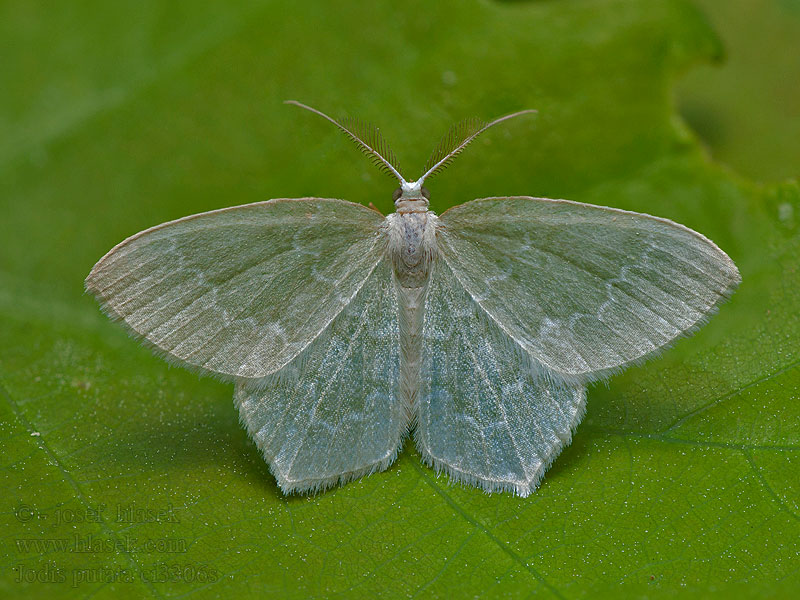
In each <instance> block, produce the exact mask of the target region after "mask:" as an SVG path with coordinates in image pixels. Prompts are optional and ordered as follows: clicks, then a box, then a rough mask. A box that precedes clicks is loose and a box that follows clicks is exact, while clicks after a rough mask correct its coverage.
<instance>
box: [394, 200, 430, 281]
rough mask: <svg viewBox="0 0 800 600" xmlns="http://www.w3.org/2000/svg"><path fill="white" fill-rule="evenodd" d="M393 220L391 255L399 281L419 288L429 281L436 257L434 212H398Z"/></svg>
mask: <svg viewBox="0 0 800 600" xmlns="http://www.w3.org/2000/svg"><path fill="white" fill-rule="evenodd" d="M393 216H394V219H393V220H392V232H391V254H392V263H393V266H394V271H395V275H396V276H397V280H398V282H399V283H400V285H402V286H403V287H406V288H416V287H421V286H423V285H425V282H427V280H428V277H429V274H430V267H431V263H432V262H433V259H434V257H435V255H436V215H434V214H433V213H432V212H428V211H426V212H404V213H399V212H398V213H396V214H395V215H393Z"/></svg>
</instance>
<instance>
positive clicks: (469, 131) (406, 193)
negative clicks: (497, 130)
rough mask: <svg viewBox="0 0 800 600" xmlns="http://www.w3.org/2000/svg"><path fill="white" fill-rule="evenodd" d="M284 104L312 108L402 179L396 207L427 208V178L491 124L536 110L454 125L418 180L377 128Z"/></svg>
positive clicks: (399, 179) (444, 165)
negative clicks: (402, 169)
mask: <svg viewBox="0 0 800 600" xmlns="http://www.w3.org/2000/svg"><path fill="white" fill-rule="evenodd" d="M284 104H294V105H295V106H299V107H300V108H304V109H306V110H309V111H311V112H313V113H315V114H318V115H319V116H321V117H322V118H324V119H326V120H328V121H330V122H331V123H333V124H334V125H336V127H338V128H339V129H340V130H341V131H342V132H343V133H344V134H345V135H346V136H347V137H349V138H350V139H351V140H352V141H353V142H355V144H356V145H357V146H358V148H359V150H361V152H363V153H364V154H365V155H366V156H367V158H369V159H370V161H371V162H372V163H373V164H374V165H375V166H377V167H378V169H380V170H381V171H383V172H384V173H387V174H388V175H391V176H393V177H395V178H396V179H397V180H398V181H399V182H400V187H399V188H397V189H396V190H395V191H394V194H393V195H392V200H394V203H395V206H398V203H399V202H411V203H414V202H420V201H422V202H424V203H425V204H424V206H425V207H426V208H427V206H428V202H429V201H430V193H429V192H428V190H427V189H426V188H424V187H423V186H422V183H423V182H424V181H425V179H427V178H428V177H431V176H433V175H435V174H436V173H440V172H442V171H443V170H444V169H446V168H447V167H448V166H449V165H450V163H452V162H453V160H454V159H455V157H456V156H458V155H459V154H461V152H462V151H463V150H464V148H466V147H467V146H468V145H469V144H470V142H472V140H474V139H475V138H476V137H478V136H479V135H480V134H481V133H483V132H484V131H486V130H487V129H489V128H490V127H493V126H494V125H497V124H498V123H502V122H503V121H507V120H508V119H513V118H514V117H518V116H520V115H525V114H529V113H535V112H536V111H535V110H521V111H519V112H515V113H511V114H510V115H505V116H504V117H499V118H497V119H495V120H494V121H489V122H486V121H482V120H480V119H467V120H465V121H462V122H461V123H457V124H455V125H453V127H451V128H450V131H448V132H447V133H446V134H445V136H444V137H443V138H442V139H441V141H440V142H439V144H438V145H437V146H436V148H435V149H434V151H433V153H432V154H431V156H430V158H429V159H428V162H427V163H426V164H425V169H424V173H423V174H422V177H420V178H419V179H417V180H416V181H406V179H405V178H404V177H403V176H402V175H401V174H400V167H399V165H398V163H397V159H396V158H395V156H394V152H392V150H391V148H389V144H387V143H386V140H384V139H383V136H381V133H380V130H379V129H378V128H377V127H373V126H372V125H370V124H369V123H365V122H363V121H359V120H357V119H352V118H347V119H342V120H341V121H337V120H335V119H333V118H331V117H329V116H328V115H326V114H325V113H323V112H321V111H319V110H317V109H316V108H311V107H310V106H308V105H306V104H302V103H300V102H297V101H295V100H286V102H285V103H284Z"/></svg>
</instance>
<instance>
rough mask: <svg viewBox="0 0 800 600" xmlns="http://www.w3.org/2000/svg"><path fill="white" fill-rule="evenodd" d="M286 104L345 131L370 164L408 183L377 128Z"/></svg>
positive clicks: (288, 101) (349, 118) (295, 103)
mask: <svg viewBox="0 0 800 600" xmlns="http://www.w3.org/2000/svg"><path fill="white" fill-rule="evenodd" d="M284 104H293V105H294V106H299V107H300V108H305V109H306V110H309V111H311V112H313V113H314V114H317V115H319V116H320V117H322V118H323V119H326V120H328V121H330V122H331V123H333V124H334V125H336V127H338V128H339V129H340V130H341V131H343V132H344V134H345V135H346V136H347V137H349V138H350V139H351V140H352V141H353V142H355V144H356V146H358V149H359V150H361V152H362V153H364V155H365V156H366V157H367V158H369V160H370V162H371V163H372V164H374V165H375V166H376V167H378V169H380V170H381V171H382V172H383V173H386V174H387V175H393V176H394V177H397V179H398V180H399V181H400V183H401V184H403V183H406V180H405V179H404V178H403V176H402V175H401V174H400V169H399V167H395V166H394V165H397V164H398V163H397V158H396V157H395V155H394V152H392V149H391V148H389V144H388V143H387V142H386V140H385V139H384V138H383V136H382V135H381V132H380V131H379V130H378V128H377V127H375V126H373V125H371V124H369V123H366V122H364V121H361V120H359V119H355V118H352V117H348V118H346V119H342V122H341V123H340V122H339V121H337V120H336V119H333V118H331V117H329V116H328V115H326V114H325V113H324V112H322V111H319V110H317V109H316V108H312V107H310V106H308V105H306V104H303V103H302V102H297V101H296V100H286V101H284Z"/></svg>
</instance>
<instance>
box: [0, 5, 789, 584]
mask: <svg viewBox="0 0 800 600" xmlns="http://www.w3.org/2000/svg"><path fill="white" fill-rule="evenodd" d="M0 52H1V53H2V56H3V57H4V59H3V63H4V65H3V69H2V70H1V71H0V89H2V90H3V93H2V94H0V128H1V130H0V190H2V192H0V194H1V195H0V202H1V203H2V221H1V222H0V233H1V234H2V235H0V319H2V321H1V322H2V326H0V348H2V351H0V444H2V446H1V448H2V461H3V462H2V479H1V480H0V481H2V486H3V489H4V490H5V492H4V494H3V507H2V509H1V510H0V512H2V516H1V517H0V529H1V530H2V532H3V535H2V550H0V562H2V571H0V595H3V596H4V597H5V596H15V597H16V596H19V597H22V596H23V595H24V597H30V598H39V597H47V598H52V597H57V598H84V597H90V596H91V597H93V598H111V597H114V598H127V597H130V598H150V597H154V598H172V597H178V596H188V597H195V598H216V597H241V598H248V597H265V596H267V597H269V596H276V597H290V598H307V597H334V596H343V597H366V598H372V597H406V596H417V597H423V598H424V597H442V598H445V597H446V598H453V597H455V598H459V597H485V598H494V597H508V598H518V597H519V598H523V597H529V596H532V595H536V596H541V597H556V598H587V597H595V596H597V595H598V594H599V595H615V596H616V595H617V594H618V593H619V589H617V588H619V587H620V586H622V587H621V589H622V590H623V591H624V593H625V594H626V595H629V596H637V597H644V596H647V597H651V598H672V597H675V596H676V595H678V596H683V597H696V596H698V595H699V596H703V597H708V596H718V597H721V596H730V595H734V596H735V595H745V596H748V597H765V598H768V597H774V596H781V595H785V596H788V595H790V594H791V592H794V593H796V592H797V589H798V588H800V571H798V569H797V560H798V554H799V553H800V483H798V482H800V478H799V477H798V472H799V471H798V469H800V427H799V426H798V423H800V403H798V397H800V356H799V354H800V353H799V352H798V344H797V340H798V335H799V334H800V318H798V314H800V270H799V267H798V265H800V234H799V233H798V219H800V189H798V186H797V185H796V184H792V183H786V184H783V185H777V186H772V187H759V186H756V185H754V184H751V183H749V182H748V181H745V180H743V179H741V178H738V177H736V176H735V175H733V174H731V173H730V172H728V171H726V170H724V169H721V168H719V167H718V166H716V165H715V164H713V163H711V162H709V160H708V159H707V157H706V156H705V154H704V153H703V151H702V150H701V148H700V145H699V143H698V142H697V140H696V139H695V138H694V136H693V134H692V133H691V132H690V131H689V130H688V128H687V127H686V126H684V124H683V123H682V121H681V120H680V119H679V118H678V117H677V116H676V114H675V112H674V101H673V98H672V95H671V94H672V86H673V83H674V81H675V80H676V79H677V77H678V76H679V75H680V74H681V73H683V72H685V71H686V70H687V69H688V68H689V67H691V66H692V65H694V64H698V63H701V62H704V61H708V60H711V59H713V58H715V57H719V56H720V53H721V47H720V44H719V41H718V39H717V37H716V36H715V34H714V33H713V32H712V30H711V29H710V27H709V25H708V23H707V21H706V20H705V19H704V18H703V17H702V16H701V15H700V14H699V13H698V12H697V11H696V10H695V9H694V8H693V7H692V6H691V5H690V4H688V3H686V2H682V1H679V0H674V1H671V0H664V1H653V0H650V1H631V0H594V1H589V0H585V1H579V0H575V1H569V2H568V1H561V2H556V1H550V2H530V3H491V2H487V1H477V0H474V1H469V2H456V1H455V0H447V1H443V2H436V3H432V2H422V1H421V0H413V1H409V2H403V3H396V2H395V3H379V2H370V3H358V2H336V3H325V2H307V3H286V4H284V3H280V2H268V3H260V2H236V3H226V4H220V5H213V4H208V5H206V4H203V3H200V2H196V1H194V2H188V1H185V2H169V3H159V2H146V3H104V2H94V3H92V2H89V3H78V4H76V3H68V4H67V3H64V4H61V3H45V2H42V3H35V2H24V3H3V4H2V5H0ZM285 99H297V100H300V101H303V102H307V103H309V104H312V105H313V106H316V107H319V108H320V109H322V110H325V111H328V112H331V113H332V114H334V115H339V114H351V115H355V116H358V117H361V118H363V119H365V120H367V121H370V122H373V123H375V124H376V125H378V126H379V127H380V128H381V133H382V134H383V135H384V136H385V137H386V138H387V140H389V142H390V143H391V144H392V147H393V148H394V150H395V152H396V153H397V155H398V156H399V157H400V160H401V161H402V163H403V165H404V166H405V168H406V169H407V170H408V171H409V172H410V173H413V172H414V170H415V169H414V167H413V165H418V168H421V167H422V165H423V164H424V162H425V159H426V157H427V154H428V153H429V152H430V150H431V149H432V148H433V147H434V145H435V143H436V141H437V140H438V139H439V137H440V136H441V134H442V133H443V132H444V131H446V130H447V128H448V127H449V126H450V125H451V124H452V123H454V122H456V121H459V120H461V119H463V118H465V117H469V116H473V115H475V116H479V117H481V118H492V117H495V116H498V115H501V114H504V113H507V112H511V111H514V110H519V109H524V108H537V109H538V110H539V115H538V117H536V118H524V119H518V120H516V121H514V122H511V123H508V124H505V125H503V126H500V127H499V128H497V129H495V130H493V131H491V132H489V133H487V134H486V135H484V136H483V137H482V138H480V139H479V140H477V141H476V142H475V143H474V144H473V145H472V146H471V147H470V148H469V150H468V151H467V152H465V153H464V155H463V156H461V157H459V160H458V161H457V162H456V163H455V164H454V165H453V166H452V167H451V168H450V169H449V170H448V171H447V172H445V173H443V174H442V175H439V176H437V178H436V179H434V180H432V181H431V185H430V186H429V187H430V189H431V193H432V208H433V209H434V210H437V211H442V210H444V209H445V208H446V207H448V206H450V205H453V204H457V203H460V202H464V201H467V200H470V199H472V198H477V197H483V196H491V195H503V194H508V195H512V194H524V195H539V196H547V197H566V198H571V199H573V200H578V201H584V202H592V203H597V204H604V205H610V206H615V207H620V208H624V209H630V210H638V211H643V212H647V213H651V214H655V215H658V216H662V217H667V218H670V219H674V220H676V221H678V222H681V223H684V224H686V225H687V226H689V227H692V228H693V229H696V230H698V231H700V232H702V233H704V234H705V235H707V236H708V237H710V238H711V239H713V240H714V241H715V242H717V243H718V244H719V245H720V246H721V247H722V248H723V249H724V250H725V251H726V252H728V254H729V255H730V256H731V257H732V258H733V259H734V260H735V261H736V262H737V264H738V265H739V267H740V269H741V272H742V276H743V283H742V286H741V288H740V289H739V291H737V293H736V294H735V295H734V297H733V299H732V301H731V302H730V303H728V304H726V305H725V306H723V307H722V309H721V311H720V313H719V315H717V316H716V317H714V318H713V319H712V320H711V322H710V324H709V325H708V326H706V327H705V328H704V329H703V330H701V331H700V332H699V333H698V334H697V335H696V336H695V337H693V338H691V339H687V340H682V341H681V342H679V343H678V344H677V345H676V346H675V347H674V348H673V349H671V350H669V351H668V352H666V353H664V354H663V355H662V357H661V358H659V359H658V360H654V361H650V362H649V363H647V364H645V365H643V366H641V367H638V368H635V369H630V370H628V371H627V372H625V373H624V374H623V375H621V376H619V377H615V378H613V379H612V380H611V381H610V382H609V385H608V386H602V385H601V386H596V387H594V388H592V389H590V391H589V404H588V413H587V417H586V419H585V421H584V423H583V424H582V425H581V426H580V427H579V428H578V430H577V433H576V435H575V438H574V441H573V444H572V446H571V447H569V448H568V449H567V450H566V451H565V452H564V453H563V454H562V455H561V457H560V458H559V459H558V460H557V461H556V462H555V464H554V466H553V468H552V469H551V470H550V472H549V473H548V474H547V475H546V476H545V479H544V482H543V485H542V486H541V488H540V489H539V490H538V491H537V492H536V493H535V494H533V495H532V496H531V497H529V498H527V499H520V498H516V497H513V496H510V495H508V494H499V495H497V494H496V495H492V496H488V495H485V494H483V493H482V492H480V491H479V490H477V489H473V488H462V487H459V486H452V485H451V484H450V483H449V481H448V479H447V478H446V477H445V476H437V475H436V474H435V473H434V472H433V471H432V470H430V469H428V468H427V467H425V466H424V465H422V464H421V463H420V461H419V457H418V455H417V454H416V452H415V451H414V448H413V444H412V443H410V442H409V443H407V444H406V448H405V450H404V451H403V453H402V454H401V456H400V458H399V459H398V461H397V462H396V464H394V465H393V466H392V467H391V468H390V469H389V470H388V471H386V472H384V473H379V474H375V475H372V476H370V477H366V478H363V479H361V480H359V481H356V482H354V483H351V484H348V485H346V486H344V487H342V488H337V489H334V490H332V491H329V492H326V493H324V494H320V495H318V496H315V497H310V498H308V497H289V498H287V497H284V496H282V495H281V494H280V492H279V491H278V489H277V488H276V485H275V482H274V479H273V478H272V476H271V475H270V474H269V470H268V468H267V466H266V464H265V463H264V461H263V459H262V458H261V456H260V455H259V453H258V451H257V450H256V448H255V447H254V445H253V444H252V442H250V440H248V438H247V435H246V433H245V431H244V430H243V429H242V427H241V426H240V425H239V422H238V415H237V414H236V412H235V410H234V408H233V406H232V403H231V394H232V389H231V387H230V386H227V385H223V384H220V383H218V382H215V381H212V380H208V379H199V378H197V377H196V376H195V375H192V374H191V373H188V372H185V371H183V370H181V369H174V368H170V367H168V366H167V365H166V364H165V363H164V362H162V361H161V360H159V359H158V358H156V357H154V356H152V355H151V354H150V353H149V352H148V351H147V350H145V349H144V348H142V347H140V346H139V345H138V344H136V343H135V342H133V341H132V340H131V339H129V338H128V337H127V336H126V335H125V333H124V332H123V331H122V329H121V328H120V327H119V326H117V325H115V324H113V323H111V322H110V321H108V320H107V319H106V318H105V317H104V316H103V315H102V314H101V312H100V311H99V310H98V308H97V306H96V305H95V303H94V302H93V301H92V299H91V298H89V297H87V296H85V295H83V291H82V282H83V278H84V277H85V275H86V274H87V273H88V271H89V269H90V268H91V266H92V264H93V263H94V262H95V261H96V260H97V259H99V258H100V257H101V256H102V255H103V253H105V252H106V251H107V250H108V249H109V248H111V247H112V246H113V245H114V244H116V243H117V242H119V241H121V240H122V239H124V238H125V237H127V236H128V235H131V234H133V233H135V232H137V231H139V230H141V229H144V228H146V227H148V226H151V225H154V224H157V223H160V222H163V221H167V220H170V219H174V218H178V217H181V216H184V215H187V214H192V213H197V212H201V211H205V210H209V209H213V208H219V207H223V206H230V205H236V204H243V203H247V202H254V201H259V200H264V199H267V198H275V197H299V196H306V195H313V196H323V197H344V198H348V199H350V200H353V201H358V202H362V203H365V204H366V203H368V202H374V203H375V204H376V205H377V206H378V208H380V209H381V210H382V211H384V212H387V211H388V210H389V209H390V207H391V194H392V190H393V189H394V187H395V185H394V184H393V183H392V182H391V181H390V180H389V179H387V178H385V177H383V176H382V175H380V174H379V173H377V172H376V171H375V170H374V169H373V167H372V166H371V165H370V164H369V163H368V161H366V160H364V159H363V157H361V156H360V155H359V154H358V152H356V151H355V150H354V149H353V148H352V147H351V145H350V143H349V142H348V141H347V140H346V139H344V138H343V137H342V136H341V135H340V134H339V132H337V131H335V130H334V129H333V128H332V127H330V126H328V125H327V124H326V123H324V122H323V121H322V120H321V119H318V118H315V117H314V116H313V115H308V114H306V113H303V112H301V111H299V110H297V109H295V108H292V107H287V106H284V105H283V104H282V103H281V101H283V100H285ZM411 176H412V177H413V174H412V175H411Z"/></svg>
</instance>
